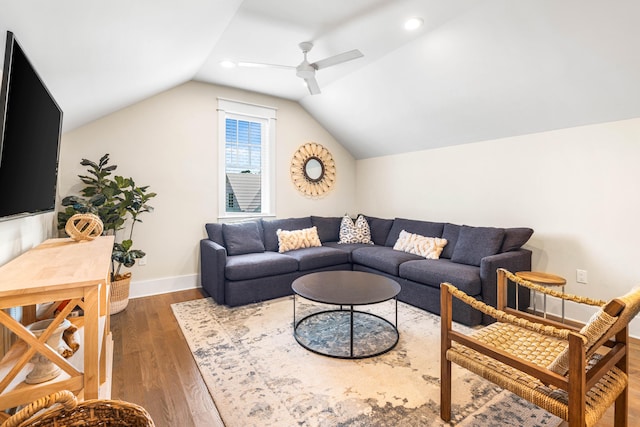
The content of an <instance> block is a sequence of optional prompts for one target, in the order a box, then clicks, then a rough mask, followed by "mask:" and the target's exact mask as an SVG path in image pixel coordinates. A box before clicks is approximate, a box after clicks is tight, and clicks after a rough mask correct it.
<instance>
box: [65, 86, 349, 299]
mask: <svg viewBox="0 0 640 427" xmlns="http://www.w3.org/2000/svg"><path fill="white" fill-rule="evenodd" d="M217 97H223V98H228V99H234V100H239V101H244V102H250V103H256V104H260V105H268V106H272V107H276V108H277V110H278V112H277V131H276V132H277V135H276V138H277V146H276V189H277V192H276V211H277V216H278V217H281V218H282V217H290V216H303V215H309V214H311V213H313V214H314V215H327V216H329V215H331V216H338V215H342V214H344V213H345V212H355V206H356V205H355V200H354V199H353V194H354V193H355V160H354V159H353V157H352V156H351V155H350V154H349V153H348V152H347V151H346V150H345V149H344V148H343V147H342V146H341V145H340V144H339V143H338V142H337V141H336V140H334V139H333V137H332V136H331V135H330V134H329V133H328V132H327V131H326V130H325V129H324V128H323V127H322V126H320V125H319V124H318V123H317V122H316V121H315V120H314V119H313V118H311V116H309V114H308V113H307V112H306V111H304V109H302V107H300V105H299V104H297V103H295V102H293V101H288V100H283V99H279V98H274V97H269V96H263V95H259V94H255V93H251V92H245V91H241V90H236V89H232V88H226V87H220V86H215V85H210V84H205V83H199V82H189V83H186V84H183V85H181V86H178V87H176V88H173V89H171V90H168V91H166V92H163V93H161V94H158V95H156V96H154V97H151V98H149V99H146V100H144V101H142V102H140V103H138V104H135V105H133V106H130V107H128V108H125V109H123V110H120V111H117V112H115V113H113V114H110V115H108V116H106V117H103V118H101V119H99V120H97V121H95V122H92V123H89V124H87V125H86V126H83V127H81V128H79V129H76V130H74V131H71V132H68V133H66V134H64V135H63V138H62V148H61V152H60V185H59V187H60V195H61V197H64V196H66V195H68V194H71V193H74V194H75V193H77V191H78V190H79V189H80V188H82V185H80V184H79V179H78V178H77V175H78V174H83V173H85V168H84V167H82V166H81V165H80V160H81V159H82V158H88V159H91V160H94V161H97V160H98V159H99V158H100V156H102V155H103V154H104V153H109V154H110V158H111V163H112V164H116V165H118V169H117V170H116V173H117V174H120V175H123V176H132V177H133V178H134V179H135V181H136V183H137V184H138V185H150V191H154V192H156V193H158V196H157V197H156V198H154V199H152V200H151V203H150V204H151V205H152V206H153V207H154V208H155V211H154V212H153V213H151V214H146V215H145V216H144V217H141V219H142V220H143V223H142V224H138V225H137V226H136V230H135V234H134V247H135V248H139V249H142V250H144V251H145V252H146V253H147V257H148V262H147V265H146V266H142V267H140V266H137V265H136V266H135V267H133V269H132V271H133V277H134V278H133V283H132V290H131V292H132V296H136V295H145V294H149V293H159V292H163V291H171V290H175V289H180V288H188V287H193V286H196V285H199V283H200V280H199V279H198V277H197V274H198V272H199V241H200V239H202V238H203V237H205V231H204V224H205V223H207V222H216V221H217V216H218V149H217V135H218V134H217V114H216V108H217ZM308 141H314V142H318V143H320V144H322V145H324V146H326V147H327V148H328V149H329V150H330V151H331V153H332V155H333V157H334V160H335V162H336V168H337V184H336V187H335V188H334V189H333V190H332V191H331V192H330V193H329V194H328V195H327V196H326V197H324V198H322V199H319V200H311V199H307V198H305V197H304V196H302V195H301V194H300V193H298V192H297V190H296V189H295V188H294V186H293V184H292V182H291V180H290V178H289V163H290V161H291V157H292V156H293V153H294V152H295V150H296V149H297V148H298V147H299V146H300V145H301V144H304V143H305V142H308Z"/></svg>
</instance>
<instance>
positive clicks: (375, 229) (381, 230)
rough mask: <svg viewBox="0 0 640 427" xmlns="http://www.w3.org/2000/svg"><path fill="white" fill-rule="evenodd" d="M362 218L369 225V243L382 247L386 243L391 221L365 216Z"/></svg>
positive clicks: (391, 224)
mask: <svg viewBox="0 0 640 427" xmlns="http://www.w3.org/2000/svg"><path fill="white" fill-rule="evenodd" d="M364 217H365V218H366V220H367V222H368V223H369V230H371V241H372V242H373V243H374V244H376V245H384V244H385V243H386V242H387V237H388V236H389V231H390V230H391V227H392V226H393V220H392V219H383V218H376V217H373V216H366V215H365V216H364Z"/></svg>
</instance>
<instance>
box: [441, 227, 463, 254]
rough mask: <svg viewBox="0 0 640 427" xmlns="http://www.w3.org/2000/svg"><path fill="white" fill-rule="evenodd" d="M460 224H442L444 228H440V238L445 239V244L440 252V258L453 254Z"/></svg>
mask: <svg viewBox="0 0 640 427" xmlns="http://www.w3.org/2000/svg"><path fill="white" fill-rule="evenodd" d="M460 228H461V227H460V226H459V225H457V224H450V223H446V224H445V225H444V230H442V238H443V239H446V240H447V246H445V247H444V249H443V250H442V253H441V254H440V258H448V259H451V256H452V255H453V250H454V249H455V247H456V243H457V242H458V235H459V234H460Z"/></svg>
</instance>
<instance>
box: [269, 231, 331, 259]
mask: <svg viewBox="0 0 640 427" xmlns="http://www.w3.org/2000/svg"><path fill="white" fill-rule="evenodd" d="M276 234H277V235H278V251H279V252H280V253H283V252H287V251H293V250H295V249H302V248H310V247H313V246H322V243H320V237H318V229H317V228H316V227H315V226H314V227H311V228H303V229H302V230H291V231H288V230H280V229H278V230H277V231H276Z"/></svg>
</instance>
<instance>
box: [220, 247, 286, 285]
mask: <svg viewBox="0 0 640 427" xmlns="http://www.w3.org/2000/svg"><path fill="white" fill-rule="evenodd" d="M297 270H298V261H297V260H296V259H295V258H291V257H290V256H287V255H284V254H279V253H277V252H269V251H267V252H262V253H253V254H245V255H235V256H229V257H227V264H226V265H225V268H224V275H225V277H226V278H227V279H228V280H248V279H257V278H259V277H268V276H274V275H277V274H285V273H292V272H294V271H297Z"/></svg>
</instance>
